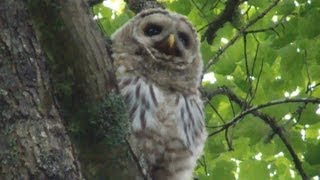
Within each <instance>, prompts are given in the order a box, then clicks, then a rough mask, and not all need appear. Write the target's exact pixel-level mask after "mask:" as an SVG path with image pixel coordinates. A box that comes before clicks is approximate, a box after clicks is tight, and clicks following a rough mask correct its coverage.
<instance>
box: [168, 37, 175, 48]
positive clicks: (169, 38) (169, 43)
mask: <svg viewBox="0 0 320 180" xmlns="http://www.w3.org/2000/svg"><path fill="white" fill-rule="evenodd" d="M174 41H175V39H174V35H173V34H170V35H169V37H168V45H169V48H172V47H173V45H174Z"/></svg>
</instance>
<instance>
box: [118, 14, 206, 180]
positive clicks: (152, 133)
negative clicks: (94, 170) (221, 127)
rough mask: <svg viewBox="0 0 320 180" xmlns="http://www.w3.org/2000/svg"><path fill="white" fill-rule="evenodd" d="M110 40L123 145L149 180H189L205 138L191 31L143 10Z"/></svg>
mask: <svg viewBox="0 0 320 180" xmlns="http://www.w3.org/2000/svg"><path fill="white" fill-rule="evenodd" d="M112 41H113V58H114V64H115V68H116V75H117V80H118V85H119V89H120V91H121V94H122V95H123V97H124V99H125V103H126V105H127V108H128V112H129V115H130V120H131V124H132V126H131V128H132V129H131V135H130V137H129V143H130V146H131V147H132V149H133V151H134V153H135V155H136V157H138V159H139V163H140V165H141V166H142V168H143V173H145V176H146V177H147V178H148V179H154V180H160V179H161V180H188V179H192V177H193V176H192V172H193V169H194V168H195V166H196V161H197V159H198V158H199V157H200V155H201V153H202V150H203V146H204V142H205V139H206V136H207V134H206V131H205V127H204V113H203V102H202V101H201V98H200V92H199V90H198V88H199V86H200V76H201V72H202V59H201V55H200V52H199V41H198V39H197V35H196V32H195V30H194V28H193V27H192V25H191V24H190V23H189V22H188V21H187V19H186V18H185V17H184V16H181V15H179V14H176V13H172V12H168V11H165V10H162V9H149V10H145V11H142V12H141V13H139V14H137V15H136V16H135V17H134V18H133V19H132V20H130V21H129V22H128V23H126V24H125V25H124V26H123V27H121V28H120V29H119V30H118V31H116V32H115V33H114V34H113V35H112Z"/></svg>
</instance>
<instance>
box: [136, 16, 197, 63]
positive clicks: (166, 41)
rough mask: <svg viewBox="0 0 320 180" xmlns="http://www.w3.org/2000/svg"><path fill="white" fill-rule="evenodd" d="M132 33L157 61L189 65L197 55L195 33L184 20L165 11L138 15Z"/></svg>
mask: <svg viewBox="0 0 320 180" xmlns="http://www.w3.org/2000/svg"><path fill="white" fill-rule="evenodd" d="M140 17H141V18H143V21H141V20H140V21H138V22H137V25H136V26H134V27H135V28H134V31H133V33H134V34H135V36H134V37H136V40H137V41H138V42H139V43H141V44H143V45H144V46H146V47H148V48H150V50H151V51H152V53H153V55H154V56H155V57H156V58H157V59H159V58H160V59H162V60H164V61H165V60H167V61H173V62H174V63H177V64H185V63H188V64H189V63H191V62H192V61H193V59H194V55H195V54H197V53H196V52H197V50H198V42H197V39H196V38H195V37H196V35H195V32H194V30H193V28H192V27H191V25H190V24H189V23H188V22H187V21H186V19H185V18H184V17H182V16H180V15H177V14H169V13H168V12H167V11H158V12H157V11H155V12H153V13H151V12H149V13H143V14H140Z"/></svg>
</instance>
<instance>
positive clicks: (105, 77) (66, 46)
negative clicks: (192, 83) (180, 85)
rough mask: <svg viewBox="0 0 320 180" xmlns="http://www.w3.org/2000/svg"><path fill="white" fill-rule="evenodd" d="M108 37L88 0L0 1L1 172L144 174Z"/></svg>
mask: <svg viewBox="0 0 320 180" xmlns="http://www.w3.org/2000/svg"><path fill="white" fill-rule="evenodd" d="M108 45H109V44H108V43H107V42H106V40H105V38H104V37H103V35H102V33H101V32H100V31H99V30H98V28H97V26H96V24H95V22H94V21H93V18H92V16H91V14H90V11H89V8H88V6H87V4H86V1H85V0H79V1H78V0H77V1H75V0H29V1H19V0H4V1H0V163H1V164H0V179H82V176H83V175H82V174H84V176H85V178H87V179H133V178H134V177H140V176H141V175H140V171H139V170H138V168H137V164H136V162H135V161H134V160H133V158H132V155H131V154H130V148H129V147H128V145H127V143H126V141H125V140H123V139H124V138H125V136H126V132H127V131H128V125H127V123H124V122H126V120H127V119H126V116H123V114H125V113H126V109H125V108H124V105H123V104H121V103H118V104H117V105H119V106H117V107H116V106H114V104H113V103H111V106H109V105H106V104H105V103H106V102H109V103H110V100H111V101H113V100H112V99H113V98H115V97H116V98H115V99H116V100H115V101H116V102H121V100H120V101H119V99H118V97H117V95H115V94H112V95H109V94H110V93H114V92H117V90H116V83H115V78H114V73H113V72H112V63H111V59H110V52H109V51H108ZM92 106H94V107H95V108H96V109H98V112H101V114H100V115H98V116H95V115H96V114H92V113H96V112H97V111H91V110H90V109H91V107H92ZM114 107H115V108H114ZM104 108H107V109H108V108H109V109H108V110H107V111H103V109H104ZM109 112H110V113H109ZM111 114H112V116H110V115H111ZM119 119H120V120H121V121H122V122H120V123H116V122H118V120H119ZM104 120H105V121H106V122H104ZM92 124H94V125H92ZM74 127H76V130H75V129H72V128H74ZM97 127H99V128H102V129H100V130H102V132H105V135H104V136H103V138H101V139H98V140H99V141H97V139H95V141H93V140H92V139H91V138H95V136H96V135H97V134H95V129H90V128H97ZM77 128H78V129H77ZM99 132H101V131H99ZM115 132H116V133H115ZM70 135H71V136H70ZM98 135H100V134H98ZM99 137H100V136H99ZM117 138H121V139H122V140H121V141H117ZM115 142H117V143H115ZM78 159H79V161H78ZM78 162H80V163H78ZM79 164H81V167H82V168H81V169H82V171H81V170H80V165H79Z"/></svg>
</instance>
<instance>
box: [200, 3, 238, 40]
mask: <svg viewBox="0 0 320 180" xmlns="http://www.w3.org/2000/svg"><path fill="white" fill-rule="evenodd" d="M239 4H240V0H228V1H227V2H226V6H225V8H224V10H223V11H222V13H221V14H220V15H219V17H218V18H217V19H216V20H214V21H213V22H211V23H210V24H209V26H208V29H207V30H206V32H205V33H204V34H203V36H202V38H201V39H202V40H204V39H207V42H208V43H209V44H212V41H213V39H214V38H215V36H216V32H217V31H218V30H219V29H220V28H222V27H223V25H224V24H225V23H226V22H228V21H231V20H232V17H233V14H234V12H235V10H236V8H237V7H238V6H239Z"/></svg>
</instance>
